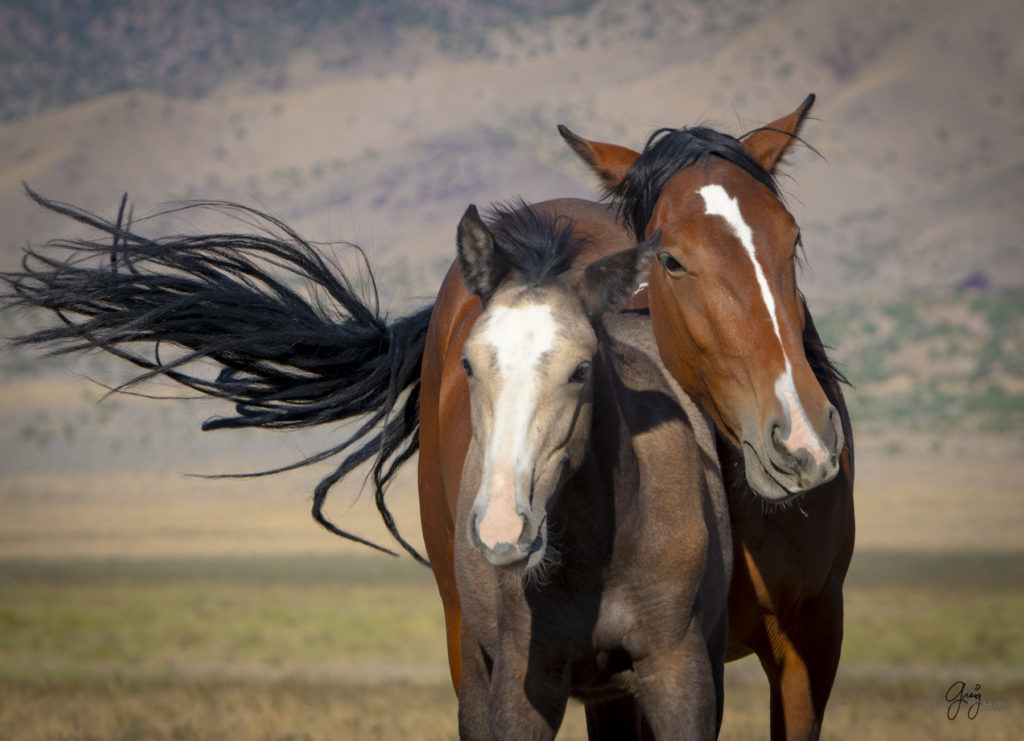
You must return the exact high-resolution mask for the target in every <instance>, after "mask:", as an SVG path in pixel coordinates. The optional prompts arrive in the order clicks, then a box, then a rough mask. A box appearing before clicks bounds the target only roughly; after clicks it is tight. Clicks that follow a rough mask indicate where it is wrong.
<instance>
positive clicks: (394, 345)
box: [0, 186, 431, 564]
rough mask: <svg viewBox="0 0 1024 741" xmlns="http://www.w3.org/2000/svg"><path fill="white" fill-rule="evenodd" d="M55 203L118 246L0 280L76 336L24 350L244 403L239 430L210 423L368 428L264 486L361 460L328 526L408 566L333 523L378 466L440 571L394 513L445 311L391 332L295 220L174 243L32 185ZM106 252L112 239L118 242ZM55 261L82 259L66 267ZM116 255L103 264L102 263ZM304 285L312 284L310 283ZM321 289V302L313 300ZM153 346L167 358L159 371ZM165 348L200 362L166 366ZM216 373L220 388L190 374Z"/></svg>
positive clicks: (76, 243) (8, 299) (13, 301)
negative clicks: (108, 361)
mask: <svg viewBox="0 0 1024 741" xmlns="http://www.w3.org/2000/svg"><path fill="white" fill-rule="evenodd" d="M25 190H26V191H27V193H28V195H29V196H30V197H31V198H32V199H33V200H35V201H36V203H38V204H39V205H41V206H43V207H44V208H47V209H49V210H51V211H55V212H57V213H59V214H63V215H65V216H68V217H70V218H72V219H74V220H76V221H79V222H81V223H83V224H86V225H88V226H90V227H94V228H96V229H98V230H100V231H101V232H105V233H106V234H107V235H109V243H100V242H98V241H88V240H53V241H51V242H49V243H47V245H46V247H47V249H46V250H45V251H40V250H37V249H34V248H31V247H30V248H27V249H26V251H25V255H24V257H23V259H22V270H21V271H19V272H11V273H4V274H0V279H2V280H3V281H5V282H6V283H7V285H8V287H9V289H10V290H9V292H8V293H6V294H5V295H4V296H3V297H2V298H3V303H4V304H5V306H7V307H13V306H34V307H41V308H44V309H49V310H50V311H52V312H54V313H55V314H56V315H57V316H58V317H59V318H60V320H61V323H60V324H58V325H56V326H53V327H50V328H47V329H42V330H39V331H36V332H32V333H30V334H25V335H23V336H20V337H16V338H13V344H15V345H46V346H50V354H52V355H58V354H65V353H73V352H78V351H81V350H88V349H91V348H100V349H102V350H105V351H107V352H109V353H111V354H113V355H115V356H117V357H119V358H122V359H124V360H127V361H128V362H130V363H133V364H134V365H136V366H138V367H139V368H141V369H142V372H141V373H140V374H139V375H137V376H136V377H134V378H133V379H132V380H131V381H129V382H127V383H126V384H124V385H122V386H120V387H118V389H117V390H122V389H124V388H125V387H127V386H130V385H133V384H136V383H139V382H141V381H144V380H146V379H149V378H152V377H154V376H158V375H163V376H166V377H168V378H171V379H173V380H175V381H177V382H178V383H180V384H183V385H184V386H187V387H189V388H191V389H194V390H196V391H199V392H201V393H203V394H206V395H208V396H213V397H216V398H219V399H225V400H228V401H230V402H233V403H234V404H235V414H234V415H233V416H223V417H219V418H216V419H212V420H209V421H207V422H206V423H204V424H203V429H204V430H210V429H217V428H223V427H267V428H278V429H290V428H299V427H310V426H314V425H319V424H323V423H326V422H337V421H341V420H349V419H355V418H361V421H362V423H361V424H360V426H359V427H358V429H357V430H356V432H355V433H353V434H352V435H351V436H350V437H349V438H348V439H346V440H344V441H342V442H341V443H339V444H338V445H335V446H333V447H331V448H328V449H326V450H323V451H321V452H319V453H316V454H314V455H312V456H310V457H308V458H305V459H304V460H301V461H298V462H296V463H294V464H291V465H289V466H286V467H283V468H278V469H274V470H271V471H262V472H259V473H256V474H249V475H263V474H270V473H276V472H280V471H285V470H290V469H293V468H297V467H299V466H303V465H307V464H309V463H315V462H318V461H322V460H325V459H328V458H331V457H333V456H336V455H339V454H341V453H344V452H347V455H346V457H345V458H344V460H343V461H342V462H341V463H340V465H338V467H337V468H336V469H335V470H334V471H333V472H332V473H331V474H329V475H328V476H327V477H325V478H324V479H323V480H322V481H321V482H320V484H319V485H318V486H317V487H316V490H315V491H314V496H313V517H314V518H315V519H316V520H317V522H319V523H320V524H322V525H323V526H324V527H326V528H327V529H328V530H330V531H331V532H333V533H336V534H337V535H340V536H342V537H345V538H348V539H350V540H354V541H357V542H360V543H363V544H366V545H369V546H371V547H373V548H376V549H378V550H382V551H385V552H387V553H392V554H393V555H394V552H393V551H391V550H389V549H387V548H384V547H382V546H379V545H377V544H375V543H372V542H370V541H367V540H364V539H363V538H360V537H359V536H357V535H354V534H352V533H348V532H345V531H344V530H341V529H339V528H338V527H336V526H335V525H334V524H333V523H332V522H331V521H330V520H328V519H327V517H326V516H325V515H324V514H323V511H322V510H323V505H324V502H325V500H326V497H327V493H328V491H329V490H330V488H331V487H332V486H333V485H334V484H335V483H337V482H338V481H339V480H340V479H341V478H343V477H344V476H345V475H346V474H348V473H349V472H350V471H352V470H353V469H354V468H356V467H357V466H359V465H360V464H361V463H364V462H365V461H367V460H369V459H371V458H373V459H374V462H373V468H372V477H373V483H374V487H375V489H376V492H375V498H376V503H377V509H378V510H379V511H380V514H381V517H382V518H383V520H384V524H385V525H386V526H387V528H388V531H389V532H390V533H391V534H392V535H393V536H394V537H395V539H396V540H397V541H398V542H399V543H400V544H401V546H402V547H403V548H404V549H405V550H406V551H407V552H408V553H410V554H411V555H412V556H413V557H414V558H415V559H416V560H417V561H420V562H421V563H424V564H426V563H427V562H426V560H424V558H423V557H422V556H421V555H420V554H419V553H418V552H417V551H416V549H414V548H413V547H412V546H411V545H409V543H407V542H406V540H405V539H404V538H403V537H402V536H401V535H400V533H399V532H398V527H397V525H396V523H395V521H394V518H393V517H392V515H391V512H390V511H389V510H388V507H387V504H386V502H385V492H386V490H387V486H388V484H389V483H390V481H391V480H392V478H393V476H394V475H395V473H396V472H397V470H398V468H399V467H400V466H401V465H402V464H403V463H404V462H405V461H407V460H408V459H409V458H410V457H411V456H412V455H413V454H414V453H415V452H416V450H417V448H418V444H419V441H418V429H419V393H420V365H421V361H422V358H423V349H424V344H425V341H426V333H427V325H428V324H429V322H430V313H431V307H427V308H424V309H421V310H420V311H417V312H416V313H414V314H411V315H409V316H405V317H401V318H399V319H397V320H394V321H391V322H389V321H388V320H387V319H386V318H385V317H383V316H381V313H380V309H379V306H378V302H377V290H376V285H375V283H374V282H373V275H372V273H371V272H370V269H369V266H368V265H367V264H366V258H365V255H363V253H362V251H361V250H359V248H358V247H355V246H354V245H351V248H352V249H354V250H356V251H357V253H358V254H359V255H360V257H361V258H362V260H363V264H364V266H365V275H366V277H367V278H368V279H369V284H370V290H369V293H371V294H372V300H371V301H367V300H364V299H361V298H360V297H359V295H358V292H357V290H356V288H355V287H354V286H353V284H352V283H351V282H350V280H349V279H348V278H347V277H346V276H345V275H343V274H342V273H341V272H340V271H338V270H337V269H332V268H331V266H329V265H328V264H327V263H326V262H325V261H324V259H323V257H322V256H321V255H320V254H319V253H318V252H317V250H316V249H315V248H314V247H313V246H312V245H311V244H310V243H308V242H306V241H305V240H303V239H302V238H301V237H299V235H298V234H296V233H295V232H294V231H293V230H292V229H291V228H290V227H288V226H287V225H286V224H284V223H283V222H281V221H279V220H278V219H275V218H274V217H272V216H268V215H267V214H265V213H262V212H259V211H257V210H254V209H251V208H249V207H246V206H241V205H238V204H232V203H226V202H207V203H195V204H189V205H187V206H184V207H182V208H183V209H195V208H212V209H218V210H222V211H227V212H230V213H232V214H234V215H237V216H240V217H242V218H243V219H246V220H248V222H249V223H255V224H256V225H257V226H258V227H260V228H261V229H263V230H265V235H263V234H259V235H252V234H227V233H225V234H207V235H199V236H176V237H169V238H163V239H158V240H153V239H148V238H146V237H142V236H140V235H138V234H136V233H134V232H133V231H132V230H131V223H130V221H131V217H130V214H129V217H128V219H127V222H126V219H125V205H126V201H127V197H126V198H125V199H122V201H121V208H120V210H119V212H118V217H117V221H116V222H111V221H108V220H105V219H103V218H101V217H99V216H96V215H94V214H91V213H88V212H86V211H84V210H82V209H80V208H77V207H75V206H70V205H68V204H63V203H58V202H55V201H51V200H48V199H46V198H43V197H42V196H40V195H38V194H37V193H35V192H33V191H32V190H31V189H29V188H28V186H26V187H25ZM105 241H106V240H105ZM54 250H64V251H69V253H70V254H68V255H65V256H64V259H58V257H57V256H56V255H55V254H54V252H53V251H54ZM96 256H100V257H102V258H103V259H101V260H95V259H90V258H95V257H96ZM296 284H298V286H297V285H296ZM302 289H305V290H302ZM138 343H143V345H145V346H147V347H149V348H151V351H152V355H151V356H150V357H147V356H146V355H144V354H141V352H140V351H139V349H138ZM162 344H167V345H176V346H178V347H179V348H183V349H184V352H183V353H181V354H179V355H178V356H176V357H174V358H173V359H166V360H164V359H162V358H161V353H160V348H161V345H162ZM197 360H207V361H213V362H214V363H215V364H216V365H217V366H218V367H219V368H220V371H219V374H218V375H216V377H215V378H213V379H210V378H208V377H201V376H199V375H194V371H190V367H191V366H190V364H192V363H194V362H195V361H197Z"/></svg>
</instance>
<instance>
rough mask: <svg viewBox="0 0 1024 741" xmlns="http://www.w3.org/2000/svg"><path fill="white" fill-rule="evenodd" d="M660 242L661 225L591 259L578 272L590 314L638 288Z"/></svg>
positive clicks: (607, 309) (612, 308) (611, 305)
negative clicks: (639, 239) (641, 239)
mask: <svg viewBox="0 0 1024 741" xmlns="http://www.w3.org/2000/svg"><path fill="white" fill-rule="evenodd" d="M660 244H661V229H659V230H658V231H656V232H655V233H654V234H652V235H651V237H650V239H648V240H647V241H645V242H642V243H640V244H639V245H637V246H636V247H633V248H632V249H629V250H622V251H621V252H616V253H614V254H612V255H608V256H607V257H602V258H601V259H600V260H598V261H597V262H592V263H590V265H588V266H587V268H586V270H584V271H583V275H582V276H580V285H579V294H580V296H582V297H583V306H584V308H585V309H586V311H587V313H588V314H589V315H590V316H591V317H592V318H597V317H599V316H601V315H602V314H606V313H608V312H611V311H615V310H616V309H618V308H619V307H620V306H622V305H623V304H624V303H626V301H628V300H629V298H630V296H632V295H633V294H634V293H636V291H637V287H638V286H639V285H640V282H641V281H643V280H645V279H646V278H647V274H648V272H649V271H650V269H651V261H652V260H653V259H654V251H655V250H656V249H658V245H660Z"/></svg>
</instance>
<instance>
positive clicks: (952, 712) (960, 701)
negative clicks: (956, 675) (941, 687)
mask: <svg viewBox="0 0 1024 741" xmlns="http://www.w3.org/2000/svg"><path fill="white" fill-rule="evenodd" d="M946 702H948V703H949V705H947V706H946V717H947V718H949V719H950V720H954V719H955V718H956V717H957V716H958V715H959V714H960V709H961V708H962V707H963V706H964V705H966V706H967V717H968V718H969V719H971V720H974V719H975V718H977V717H978V711H980V710H981V685H980V684H976V685H974V689H973V690H968V688H967V683H966V682H962V681H959V680H957V681H956V682H953V684H951V685H950V686H949V689H948V690H946Z"/></svg>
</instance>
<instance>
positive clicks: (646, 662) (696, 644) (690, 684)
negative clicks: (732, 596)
mask: <svg viewBox="0 0 1024 741" xmlns="http://www.w3.org/2000/svg"><path fill="white" fill-rule="evenodd" d="M635 666H636V673H637V681H638V689H639V693H638V694H639V699H640V707H641V709H642V710H643V713H644V716H645V717H646V719H647V721H648V722H649V723H650V726H651V730H652V731H653V734H654V737H655V738H687V739H690V738H692V739H713V738H715V737H716V736H717V735H718V705H719V698H718V692H717V688H716V679H715V673H714V671H713V666H712V659H711V656H710V655H709V653H708V646H707V644H706V643H705V640H704V636H703V635H702V633H701V631H700V629H699V626H698V625H697V624H696V621H695V622H694V625H693V626H692V627H691V628H690V630H688V631H687V633H686V635H685V636H684V637H683V639H682V640H681V641H680V642H679V644H678V645H676V646H674V647H669V648H666V649H665V650H659V651H652V652H651V653H650V654H649V655H648V656H647V657H645V658H644V659H642V660H640V661H638V662H636V664H635Z"/></svg>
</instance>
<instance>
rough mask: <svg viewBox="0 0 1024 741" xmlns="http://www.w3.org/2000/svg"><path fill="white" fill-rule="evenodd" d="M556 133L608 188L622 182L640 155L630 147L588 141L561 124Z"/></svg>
mask: <svg viewBox="0 0 1024 741" xmlns="http://www.w3.org/2000/svg"><path fill="white" fill-rule="evenodd" d="M558 133H559V134H561V135H562V138H563V139H565V142H566V144H568V145H569V146H570V147H572V151H574V152H575V153H576V154H577V155H579V158H580V159H581V160H583V161H584V162H585V163H587V165H589V166H590V169H591V170H593V171H594V172H596V173H597V176H598V177H599V178H600V179H601V184H602V185H603V186H604V187H605V188H607V189H608V190H611V189H612V188H614V187H615V186H616V185H618V184H619V183H621V182H622V179H623V178H624V177H626V173H627V172H629V168H630V167H631V166H632V165H633V163H634V162H635V161H636V158H637V157H639V156H640V155H639V154H638V153H636V152H634V151H633V150H632V149H628V148H627V147H620V146H619V145H618V144H605V143H603V142H592V141H588V140H586V139H584V138H583V137H581V136H577V135H576V134H574V133H573V132H572V131H570V130H569V128H568V127H567V126H563V125H562V124H559V125H558Z"/></svg>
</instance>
